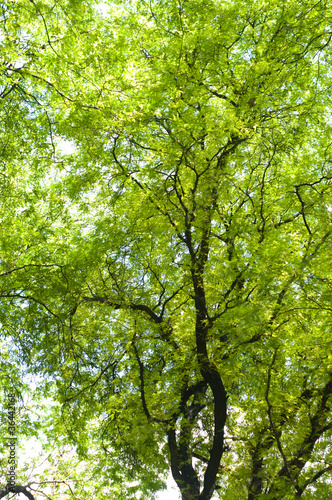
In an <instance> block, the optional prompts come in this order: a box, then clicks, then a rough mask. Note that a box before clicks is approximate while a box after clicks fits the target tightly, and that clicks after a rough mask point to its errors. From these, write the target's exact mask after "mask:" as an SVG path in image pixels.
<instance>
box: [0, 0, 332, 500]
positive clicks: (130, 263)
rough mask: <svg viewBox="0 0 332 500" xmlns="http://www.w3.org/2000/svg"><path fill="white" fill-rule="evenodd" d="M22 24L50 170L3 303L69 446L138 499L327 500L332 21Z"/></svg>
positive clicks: (207, 9) (165, 12)
mask: <svg viewBox="0 0 332 500" xmlns="http://www.w3.org/2000/svg"><path fill="white" fill-rule="evenodd" d="M17 5H18V7H16V5H15V6H13V5H12V4H11V3H8V5H7V6H6V7H7V11H6V10H5V11H4V12H8V14H5V13H4V17H6V16H7V17H8V19H11V16H13V18H14V19H18V18H19V16H22V17H21V19H23V25H24V30H26V33H28V34H29V35H28V36H27V37H26V40H27V41H26V44H27V46H28V47H29V53H27V55H28V56H29V58H28V59H26V60H24V62H23V64H22V65H21V66H19V67H17V68H15V72H14V73H15V78H16V79H17V80H18V81H19V82H21V83H20V88H24V90H23V92H22V91H20V92H21V93H19V94H18V93H17V92H18V89H17V84H16V86H15V87H13V88H12V89H11V88H10V93H9V94H8V95H7V94H6V92H5V93H4V98H5V99H10V98H13V97H12V96H17V95H19V102H23V101H24V102H27V101H28V102H29V104H28V105H27V106H26V107H27V113H28V115H29V116H30V117H32V118H34V113H35V114H36V116H37V117H41V116H45V113H46V111H47V120H44V121H42V120H41V119H39V121H37V122H36V121H34V120H32V122H33V123H37V125H36V127H37V130H38V133H39V130H40V131H41V134H43V133H44V134H45V135H46V131H48V132H47V133H48V134H49V135H48V137H49V138H52V140H51V139H49V142H48V144H49V146H50V148H51V151H52V152H53V153H52V154H53V157H52V159H53V162H54V167H52V169H51V170H50V171H49V174H48V177H47V178H46V179H45V181H44V186H46V187H47V189H48V194H47V195H46V194H43V195H42V196H43V203H44V205H43V206H44V211H43V212H42V214H43V217H41V219H40V220H43V221H45V223H46V224H47V225H46V227H47V243H46V242H45V243H44V242H43V240H42V238H39V235H40V234H41V229H37V230H36V231H35V233H36V234H37V243H38V244H36V245H35V246H34V247H33V248H32V249H31V247H30V245H31V243H30V241H31V242H32V241H34V239H35V236H34V233H30V234H29V232H28V231H27V240H28V241H27V246H28V247H29V248H28V250H29V251H28V252H26V253H25V254H24V255H23V254H21V255H20V256H19V259H18V260H17V263H16V261H15V267H13V266H12V267H10V269H15V272H11V273H10V281H8V280H7V282H6V291H5V292H4V293H3V295H2V296H3V299H4V303H5V307H7V309H8V306H7V305H6V304H8V302H9V303H10V304H11V305H12V307H11V318H12V322H13V323H14V324H20V327H21V329H22V331H24V336H23V337H21V338H18V337H17V339H16V340H17V341H18V343H19V344H20V345H21V347H22V350H23V353H27V352H29V363H30V366H31V369H32V370H34V371H37V372H38V373H44V375H45V377H47V379H48V380H51V381H54V383H55V385H56V387H57V394H58V397H59V399H60V401H61V402H62V403H63V416H64V417H65V422H66V433H67V434H68V435H69V438H70V440H71V441H73V442H74V443H76V445H77V447H78V451H79V452H80V453H81V454H83V455H84V454H86V453H88V450H89V443H90V442H91V441H94V440H96V439H98V437H99V438H100V439H101V443H102V448H103V450H104V452H105V453H106V456H108V457H110V458H109V460H110V461H112V463H114V462H116V463H117V467H115V468H113V469H112V471H111V472H110V477H111V479H112V480H113V481H115V482H116V481H119V479H120V480H123V474H125V477H126V478H127V479H128V480H130V479H131V477H132V478H134V477H135V479H139V480H140V481H141V485H140V486H141V487H142V488H145V492H144V494H145V495H146V498H148V495H150V494H151V495H152V494H153V492H154V491H156V490H157V489H158V488H159V487H160V483H159V480H158V477H161V475H162V474H163V473H164V472H165V470H166V469H167V467H168V464H170V468H171V471H172V475H173V477H174V479H175V481H176V483H177V485H178V487H179V489H180V491H181V495H182V498H183V500H208V499H210V498H211V497H212V495H213V494H214V493H216V494H219V495H220V497H221V498H223V499H227V498H231V497H234V495H236V498H239V499H240V498H243V499H248V500H253V499H258V498H260V497H262V496H264V497H265V498H273V499H277V498H289V499H292V498H297V497H302V498H312V499H314V498H322V497H327V496H328V495H329V494H330V493H331V486H330V482H329V477H330V471H331V466H332V463H331V456H330V449H329V446H328V443H329V440H330V438H331V425H332V424H331V420H330V402H331V391H332V379H331V356H330V354H329V353H330V347H331V339H330V335H329V333H328V332H329V329H330V312H331V307H330V295H331V273H330V269H329V260H330V257H331V255H330V254H331V250H330V240H331V174H330V163H331V158H330V129H331V126H330V119H329V109H330V96H329V86H330V82H329V72H328V68H329V64H330V39H331V29H330V15H331V12H330V7H329V5H328V4H327V3H325V2H315V3H314V2H304V1H303V2H300V3H299V2H296V3H295V2H293V1H283V2H281V3H280V2H278V3H269V5H268V6H267V5H265V3H264V2H260V1H257V2H254V3H252V2H250V3H249V2H246V1H243V2H241V3H240V5H239V4H238V3H236V4H235V2H234V3H232V2H229V3H226V4H225V5H221V4H220V3H219V2H216V1H210V2H204V3H203V2H199V1H195V2H194V1H189V0H188V1H186V2H182V3H181V2H167V4H166V3H165V2H155V3H153V2H152V3H149V4H148V3H147V4H146V3H144V2H139V3H138V4H136V3H135V2H130V3H128V4H126V3H125V4H123V3H122V4H121V5H120V6H119V5H116V4H115V3H110V4H109V10H108V14H107V15H105V12H104V14H103V15H101V16H97V13H96V12H97V11H96V9H97V8H98V6H95V7H94V6H93V3H92V2H89V3H88V2H73V1H71V2H59V3H57V4H53V3H51V2H38V3H37V2H33V1H30V2H27V1H22V2H19V4H17ZM22 6H23V7H24V11H23V12H24V14H21V10H20V11H18V10H17V11H16V8H17V9H18V8H21V7H22ZM15 16H18V17H15ZM8 22H9V21H7V18H6V19H5V21H4V23H5V24H6V23H7V25H8ZM17 22H18V21H17ZM13 25H14V23H13ZM14 26H16V24H15V25H14ZM13 31H14V28H13V27H10V29H9V28H8V31H7V32H6V37H5V41H6V40H11V39H12V38H13V35H12V33H13ZM15 33H16V32H15ZM16 36H17V35H16ZM11 37H12V38H11ZM4 43H5V42H4ZM8 43H9V42H8ZM30 47H35V48H37V49H38V50H33V51H30ZM14 49H15V50H17V51H18V53H20V51H22V47H20V46H18V48H17V45H15V44H14ZM14 49H13V50H14ZM29 96H30V97H29ZM31 96H32V97H31ZM37 96H38V97H37ZM22 99H23V101H22ZM45 110H46V111H45ZM43 113H44V115H43ZM59 138H62V139H63V140H67V141H71V142H70V144H72V145H75V150H74V151H73V153H72V154H70V155H64V154H63V155H62V158H60V156H61V152H60V151H59V150H58V151H57V150H56V140H57V139H58V140H59ZM38 149H39V148H37V155H36V156H37V157H38V162H40V163H42V164H43V165H45V167H47V166H48V164H49V163H50V161H49V160H47V161H46V162H45V164H44V162H43V158H42V156H41V155H40V153H38ZM55 161H56V162H57V163H56V164H55ZM55 167H57V168H55ZM38 182H39V184H38V185H41V186H42V185H43V184H41V183H40V181H39V180H38ZM40 193H41V192H40ZM36 214H37V215H38V211H36ZM48 214H52V216H51V217H49V215H48ZM37 215H36V217H37ZM30 220H31V219H30ZM38 220H39V219H38ZM45 230H46V229H45ZM38 238H39V239H38ZM6 259H7V257H6ZM3 262H5V261H3ZM9 283H10V286H9ZM14 299H15V300H14ZM10 301H11V302H10ZM19 301H21V302H20V303H21V305H22V304H23V305H24V312H25V314H24V317H23V319H22V307H21V308H17V307H16V305H17V304H18V303H19ZM7 315H8V313H7ZM7 317H8V316H7ZM58 425H59V427H58V428H57V429H56V432H58V433H60V432H61V433H63V434H65V431H64V429H63V427H62V424H60V420H59V424H58ZM124 465H127V471H124V469H123V466H124ZM116 469H117V470H116ZM129 494H130V493H129ZM127 498H129V497H128V496H127Z"/></svg>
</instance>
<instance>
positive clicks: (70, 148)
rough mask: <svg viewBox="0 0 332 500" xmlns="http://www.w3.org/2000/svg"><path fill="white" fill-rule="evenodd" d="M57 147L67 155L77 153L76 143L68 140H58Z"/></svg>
mask: <svg viewBox="0 0 332 500" xmlns="http://www.w3.org/2000/svg"><path fill="white" fill-rule="evenodd" d="M57 146H58V148H59V150H60V151H61V153H62V154H65V155H71V154H73V153H75V151H76V146H75V143H74V142H73V141H68V140H67V139H60V140H58V141H57Z"/></svg>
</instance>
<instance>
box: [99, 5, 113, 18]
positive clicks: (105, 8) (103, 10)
mask: <svg viewBox="0 0 332 500" xmlns="http://www.w3.org/2000/svg"><path fill="white" fill-rule="evenodd" d="M96 9H97V10H98V12H99V13H100V14H101V15H102V16H104V17H106V16H107V15H108V13H109V11H110V6H109V5H108V4H107V3H105V2H100V3H99V4H98V5H97V6H96Z"/></svg>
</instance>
